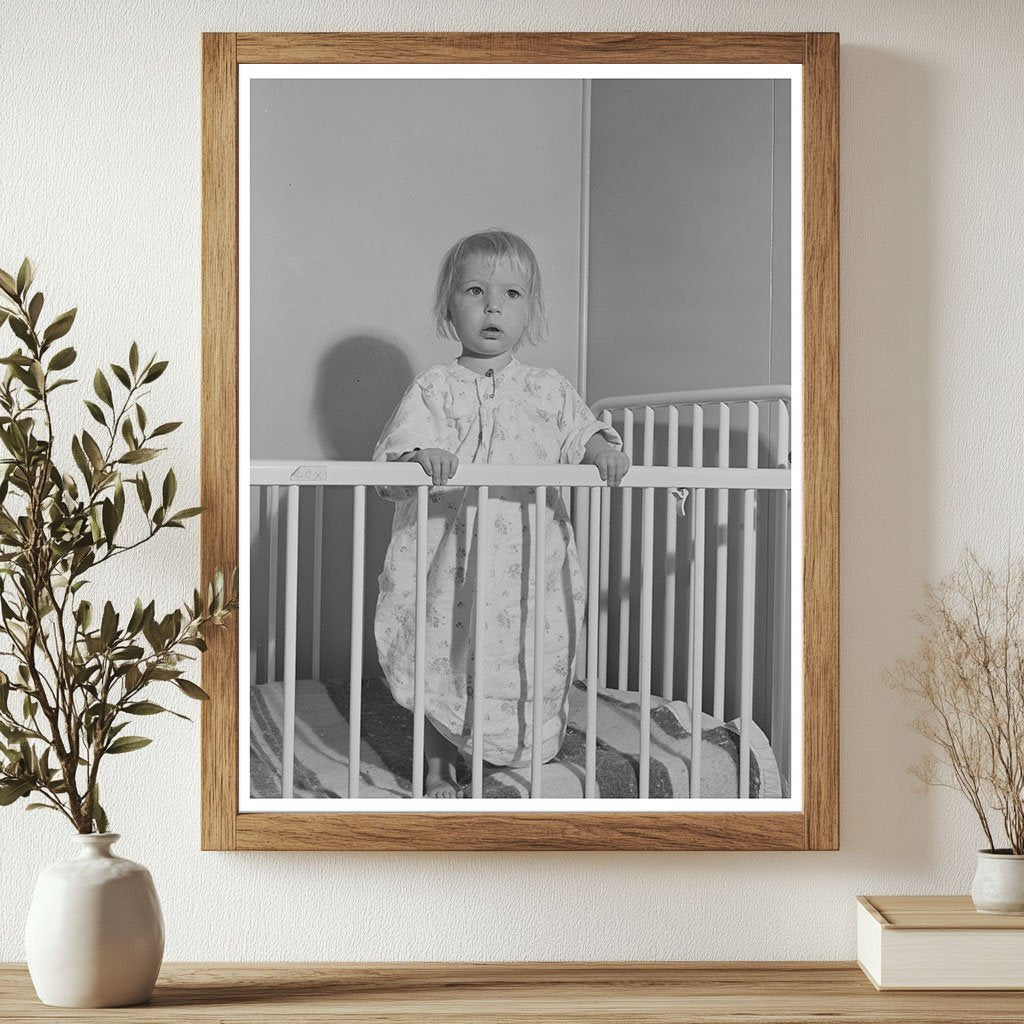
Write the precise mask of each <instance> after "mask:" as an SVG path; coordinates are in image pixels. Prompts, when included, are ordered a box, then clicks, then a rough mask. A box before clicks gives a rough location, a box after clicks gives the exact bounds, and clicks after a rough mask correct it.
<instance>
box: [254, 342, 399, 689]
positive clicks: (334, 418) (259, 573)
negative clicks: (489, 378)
mask: <svg viewBox="0 0 1024 1024" xmlns="http://www.w3.org/2000/svg"><path fill="white" fill-rule="evenodd" d="M413 377H414V373H413V368H412V365H411V364H410V362H409V360H408V358H407V357H406V355H405V353H404V352H403V351H402V350H401V349H400V348H399V347H398V346H397V345H395V344H394V343H393V342H392V341H390V340H388V339H386V338H382V337H379V336H375V335H370V334H359V335H352V336H350V337H347V338H343V339H342V340H341V341H339V342H337V344H335V345H333V346H331V348H329V349H328V350H327V353H326V354H325V356H324V357H323V359H322V360H321V362H320V365H319V367H318V368H317V374H316V385H315V391H314V394H313V396H312V406H313V415H314V419H315V422H316V427H317V435H318V438H319V451H317V452H310V453H309V457H310V459H327V460H332V461H344V462H363V461H369V459H370V457H371V456H372V454H373V448H374V445H375V444H376V441H377V438H378V437H379V436H380V433H381V431H382V430H383V428H384V425H385V424H386V423H387V421H388V419H389V417H390V416H391V413H392V411H393V410H394V408H395V406H397V405H398V402H399V399H401V397H402V395H403V394H404V393H405V390H406V389H407V388H408V387H409V385H410V383H412V380H413ZM282 491H283V489H282ZM392 507H393V506H392V505H391V503H390V502H386V501H383V500H382V499H381V498H379V497H377V495H376V493H375V492H374V491H372V490H368V491H367V494H366V548H365V561H364V579H365V583H364V588H363V665H364V669H363V674H364V675H374V674H379V671H380V668H379V665H378V662H377V655H376V647H375V645H374V642H373V612H374V609H375V607H376V604H377V575H378V573H379V572H380V567H381V565H382V564H383V562H384V554H385V552H386V550H387V545H388V541H389V539H390V537H391V510H392ZM284 512H285V498H284V494H283V493H282V494H281V495H280V502H279V530H278V558H279V560H278V565H279V569H278V580H277V607H278V615H277V630H276V636H277V645H276V646H277V659H276V660H277V665H276V672H275V673H273V675H275V676H276V677H277V678H281V675H282V672H283V663H282V657H283V651H284V616H283V608H284V570H283V552H284V550H285V547H284V544H285V537H284V533H283V526H284V522H283V520H284ZM252 514H253V522H254V524H255V523H257V522H260V521H261V518H262V516H265V507H264V509H263V510H261V509H260V508H259V505H258V503H257V502H255V501H254V504H253V509H252ZM314 515H315V492H314V490H313V489H312V488H304V489H303V490H302V491H301V492H300V509H299V579H298V591H299V596H298V608H299V613H298V637H297V648H298V658H297V661H298V667H297V673H298V676H299V678H302V677H306V676H309V675H311V674H312V673H313V664H312V654H311V652H312V645H313V600H312V595H313V580H314V568H315V566H314V558H313V555H314V552H313V536H314ZM259 537H260V534H259V533H257V532H256V531H255V530H254V531H253V536H252V545H251V555H252V566H253V572H252V604H251V607H252V616H253V618H252V635H253V637H254V639H255V640H256V658H257V678H258V679H261V680H262V679H264V678H266V675H265V673H264V668H263V666H264V664H265V661H266V656H267V652H266V637H267V620H268V615H269V581H268V578H267V565H268V556H267V550H266V547H265V546H264V545H262V544H261V543H260V542H259ZM320 562H321V566H322V577H321V587H322V591H321V593H322V599H321V608H322V611H321V615H322V624H321V630H320V636H321V652H320V675H321V677H322V678H327V679H345V680H347V679H348V674H349V658H350V650H351V623H352V600H351V580H352V489H351V488H348V487H333V488H326V489H325V490H324V526H323V551H322V556H321V559H320Z"/></svg>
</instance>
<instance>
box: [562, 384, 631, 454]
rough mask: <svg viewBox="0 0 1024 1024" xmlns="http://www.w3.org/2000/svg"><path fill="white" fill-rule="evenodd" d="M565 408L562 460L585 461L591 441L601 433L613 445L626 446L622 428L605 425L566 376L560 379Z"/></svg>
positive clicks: (563, 411)
mask: <svg viewBox="0 0 1024 1024" xmlns="http://www.w3.org/2000/svg"><path fill="white" fill-rule="evenodd" d="M560 389H561V400H562V409H561V412H560V413H559V417H558V425H559V427H560V428H561V429H562V431H563V435H562V449H561V452H560V453H559V462H567V463H569V464H570V465H577V464H579V463H580V462H582V461H583V456H584V455H585V454H586V448H587V442H588V441H589V440H590V439H591V438H592V437H593V436H594V435H595V434H600V435H601V436H602V437H603V438H604V439H605V440H606V441H607V442H608V443H609V444H610V445H612V447H614V448H618V449H620V450H621V448H622V438H621V437H619V434H618V431H616V430H613V429H612V428H611V427H607V426H605V425H604V424H603V423H602V422H601V421H600V420H599V419H598V418H597V417H596V416H595V415H594V414H593V413H592V412H591V411H590V410H589V409H588V408H587V405H586V403H585V402H584V401H583V399H582V398H580V394H579V392H578V391H577V390H576V389H575V388H574V387H573V386H572V385H571V384H570V383H569V382H568V381H567V380H566V379H565V378H564V377H563V378H562V379H561V382H560Z"/></svg>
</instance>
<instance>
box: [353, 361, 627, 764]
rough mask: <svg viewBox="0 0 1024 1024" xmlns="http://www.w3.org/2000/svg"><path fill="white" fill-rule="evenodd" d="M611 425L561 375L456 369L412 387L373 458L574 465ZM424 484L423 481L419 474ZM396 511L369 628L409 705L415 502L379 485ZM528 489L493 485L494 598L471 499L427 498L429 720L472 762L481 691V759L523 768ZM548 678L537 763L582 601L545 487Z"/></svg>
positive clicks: (528, 673) (559, 720)
mask: <svg viewBox="0 0 1024 1024" xmlns="http://www.w3.org/2000/svg"><path fill="white" fill-rule="evenodd" d="M595 433H602V434H603V435H604V436H605V437H606V439H607V440H608V441H609V442H610V443H611V444H613V445H615V446H616V447H620V446H621V441H620V439H619V436H618V434H616V432H615V431H614V430H612V429H611V428H608V427H605V426H603V425H602V424H601V423H600V422H599V421H598V420H597V419H596V418H595V417H594V415H593V414H592V413H591V412H590V410H589V409H588V408H587V407H586V405H585V404H584V402H583V399H582V398H580V396H579V394H578V393H577V392H576V390H575V389H574V388H573V386H572V385H571V384H570V383H569V382H568V381H567V380H566V379H565V378H564V377H563V376H562V375H561V374H559V373H557V372H556V371H555V370H544V369H537V368H535V367H530V366H526V365H524V364H523V363H520V362H519V361H518V360H516V359H513V360H512V361H511V362H510V363H509V364H508V365H507V366H505V367H504V368H503V369H501V370H498V371H496V372H495V373H494V374H493V375H490V374H488V375H482V374H478V373H476V372H474V371H473V370H469V369H466V368H465V367H463V366H461V365H460V364H459V363H458V362H456V361H452V362H451V363H447V364H444V365H441V366H434V367H432V368H431V369H429V370H427V371H426V372H425V373H423V374H421V375H420V376H419V377H417V378H416V380H414V381H413V383H412V385H411V387H410V388H409V390H408V391H407V392H406V393H405V395H404V397H403V398H402V400H401V402H400V403H399V405H398V408H397V409H396V410H395V413H394V415H393V416H392V417H391V420H390V422H389V423H388V424H387V426H386V427H385V428H384V432H383V433H382V434H381V437H380V440H379V441H378V442H377V447H376V449H375V451H374V453H373V458H374V460H375V461H378V462H383V461H386V460H392V459H397V458H398V457H399V456H400V455H402V454H403V453H405V452H408V451H412V449H414V448H441V449H444V450H445V451H449V452H453V453H454V454H455V455H457V456H458V458H459V462H460V463H469V462H493V463H526V464H534V465H536V464H551V463H570V464H575V463H579V462H581V461H582V460H583V455H584V449H585V446H586V443H587V441H589V440H590V438H591V437H592V436H593V435H594V434H595ZM424 479H426V475H425V474H424ZM379 491H380V493H381V494H382V495H383V496H384V497H386V498H390V499H391V500H393V501H395V503H396V507H395V514H394V522H393V525H392V536H391V543H390V545H389V547H388V552H387V556H386V557H385V560H384V570H383V572H382V573H381V574H380V577H379V584H380V597H379V599H378V601H377V613H376V618H375V620H374V632H375V635H376V640H377V653H378V656H379V658H380V663H381V666H382V667H383V669H384V673H385V677H386V679H387V682H388V686H389V687H390V689H391V692H392V694H393V695H394V697H395V700H396V701H398V703H399V704H401V705H402V706H403V707H406V708H412V706H413V693H414V679H415V652H416V500H415V491H413V490H410V489H408V488H390V489H389V488H384V487H382V488H379ZM533 495H534V492H533V489H532V488H521V487H520V488H515V487H509V488H503V487H491V488H490V500H489V501H488V513H489V516H490V519H489V526H490V534H489V536H490V551H489V552H488V558H487V567H488V581H487V600H486V605H485V607H483V608H478V607H477V604H476V600H475V593H476V548H475V545H476V533H475V531H476V488H475V487H474V488H461V487H451V486H446V487H431V490H430V497H429V501H428V505H427V509H428V511H427V637H426V714H427V717H428V718H429V720H430V721H431V723H432V724H433V725H434V727H435V728H436V729H437V730H438V732H439V733H441V734H442V735H443V736H446V737H447V738H448V739H450V740H451V741H452V742H453V743H454V744H455V745H456V746H457V747H458V748H459V749H460V750H462V751H464V752H466V753H467V754H468V753H469V752H470V751H471V750H472V724H473V698H474V691H476V692H479V691H481V690H482V691H483V700H484V709H483V721H484V750H483V756H484V759H485V760H487V761H490V762H491V763H492V764H500V765H523V764H528V763H529V761H530V758H531V753H532V742H533V740H532V733H533V674H534V673H533V664H534V662H533V641H534V624H533V610H534V600H533V596H532V595H533V586H534V584H533V577H534V555H533V540H534V536H535V522H534V515H535V511H534V502H533ZM545 514H546V515H547V525H546V532H545V540H546V555H547V561H546V570H545V580H544V585H545V598H544V612H545V616H544V617H545V624H544V633H545V659H544V666H545V679H544V691H543V692H544V715H543V720H544V731H543V735H542V738H541V742H542V757H543V759H544V760H545V761H548V760H550V759H551V758H552V757H554V756H555V755H556V754H557V753H558V750H559V748H560V747H561V744H562V740H563V738H564V735H565V727H566V695H567V693H568V689H569V686H570V684H571V683H572V673H573V666H574V661H575V657H576V643H577V638H578V636H579V632H580V628H581V625H582V621H583V611H584V601H585V590H584V585H583V577H582V574H581V572H580V566H579V561H578V558H577V555H576V546H575V543H574V541H573V534H572V526H571V525H570V522H569V517H568V514H567V512H566V509H565V506H564V504H563V502H562V499H561V494H560V491H559V489H558V488H554V487H549V488H548V489H547V507H546V512H545ZM481 614H482V615H484V616H485V634H484V635H485V637H486V645H485V652H484V654H485V658H484V663H483V665H482V666H481V667H480V672H479V682H477V666H476V664H475V654H474V646H475V645H474V637H475V622H476V616H477V615H481Z"/></svg>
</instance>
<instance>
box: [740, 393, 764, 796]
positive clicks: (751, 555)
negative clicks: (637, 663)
mask: <svg viewBox="0 0 1024 1024" xmlns="http://www.w3.org/2000/svg"><path fill="white" fill-rule="evenodd" d="M759 439H760V430H759V421H758V408H757V403H756V402H748V403H747V468H748V469H757V463H758V457H757V450H758V441H759ZM756 511H757V492H756V491H754V490H749V489H748V490H745V491H744V492H743V632H742V639H741V661H740V787H739V792H740V798H741V799H747V798H749V796H750V723H751V719H752V718H753V714H754V584H755V573H756V569H757V565H756V562H755V558H756V551H755V545H756V543H757V524H756V523H755V521H754V516H755V514H756Z"/></svg>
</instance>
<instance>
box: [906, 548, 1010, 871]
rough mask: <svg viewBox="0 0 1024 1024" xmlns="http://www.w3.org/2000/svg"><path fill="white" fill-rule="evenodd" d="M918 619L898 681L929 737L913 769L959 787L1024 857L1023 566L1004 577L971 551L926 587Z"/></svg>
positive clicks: (986, 827) (992, 838)
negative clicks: (914, 644) (932, 748)
mask: <svg viewBox="0 0 1024 1024" xmlns="http://www.w3.org/2000/svg"><path fill="white" fill-rule="evenodd" d="M915 618H916V619H917V620H918V622H920V623H921V625H922V627H923V634H922V636H921V639H920V642H919V644H918V648H917V653H916V654H915V656H914V657H913V658H910V659H906V660H902V661H900V662H899V664H898V666H897V669H896V672H895V682H896V684H897V685H898V686H899V687H900V689H902V691H903V692H904V693H905V694H906V695H907V697H908V699H909V700H910V701H911V702H912V704H913V705H914V706H915V707H916V709H917V710H918V713H917V715H916V717H915V719H914V722H913V728H914V730H915V731H916V732H918V733H920V734H921V735H922V736H925V737H927V738H928V739H929V740H931V741H932V742H933V743H934V744H935V745H936V746H937V747H938V749H939V755H938V756H937V757H936V756H935V755H934V754H928V755H927V756H926V757H925V759H924V761H923V762H922V763H921V764H918V765H916V766H915V767H913V768H912V769H911V771H912V772H913V773H914V774H915V775H916V776H917V777H918V778H919V779H921V781H922V782H925V783H927V784H928V785H935V786H948V787H950V788H952V789H958V790H959V791H960V792H961V793H963V794H964V796H965V797H966V798H967V799H968V801H970V804H971V806H972V807H973V808H974V811H975V813H976V814H977V816H978V820H979V821H980V823H981V827H982V830H983V831H984V833H985V838H986V839H987V841H988V846H989V850H988V852H997V847H996V838H997V837H998V836H999V830H1000V829H1001V831H1002V833H1003V834H1004V835H1005V838H1006V841H1007V843H1008V845H1009V849H1006V847H1002V850H1003V851H1005V852H1008V853H1014V854H1024V561H1021V560H1014V559H1012V558H1008V559H1007V563H1006V569H1005V571H996V570H993V569H991V568H989V567H987V566H985V565H983V564H982V563H981V562H980V561H979V560H978V558H977V557H976V556H975V555H974V554H973V553H968V555H967V556H966V558H965V559H964V561H963V563H962V564H961V565H960V566H959V568H957V569H956V570H955V571H953V572H951V573H949V574H948V575H947V576H945V577H944V578H943V579H942V580H941V581H940V582H939V583H938V584H937V585H936V586H929V587H926V589H925V603H924V609H923V611H921V612H919V613H918V614H917V615H916V616H915Z"/></svg>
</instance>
